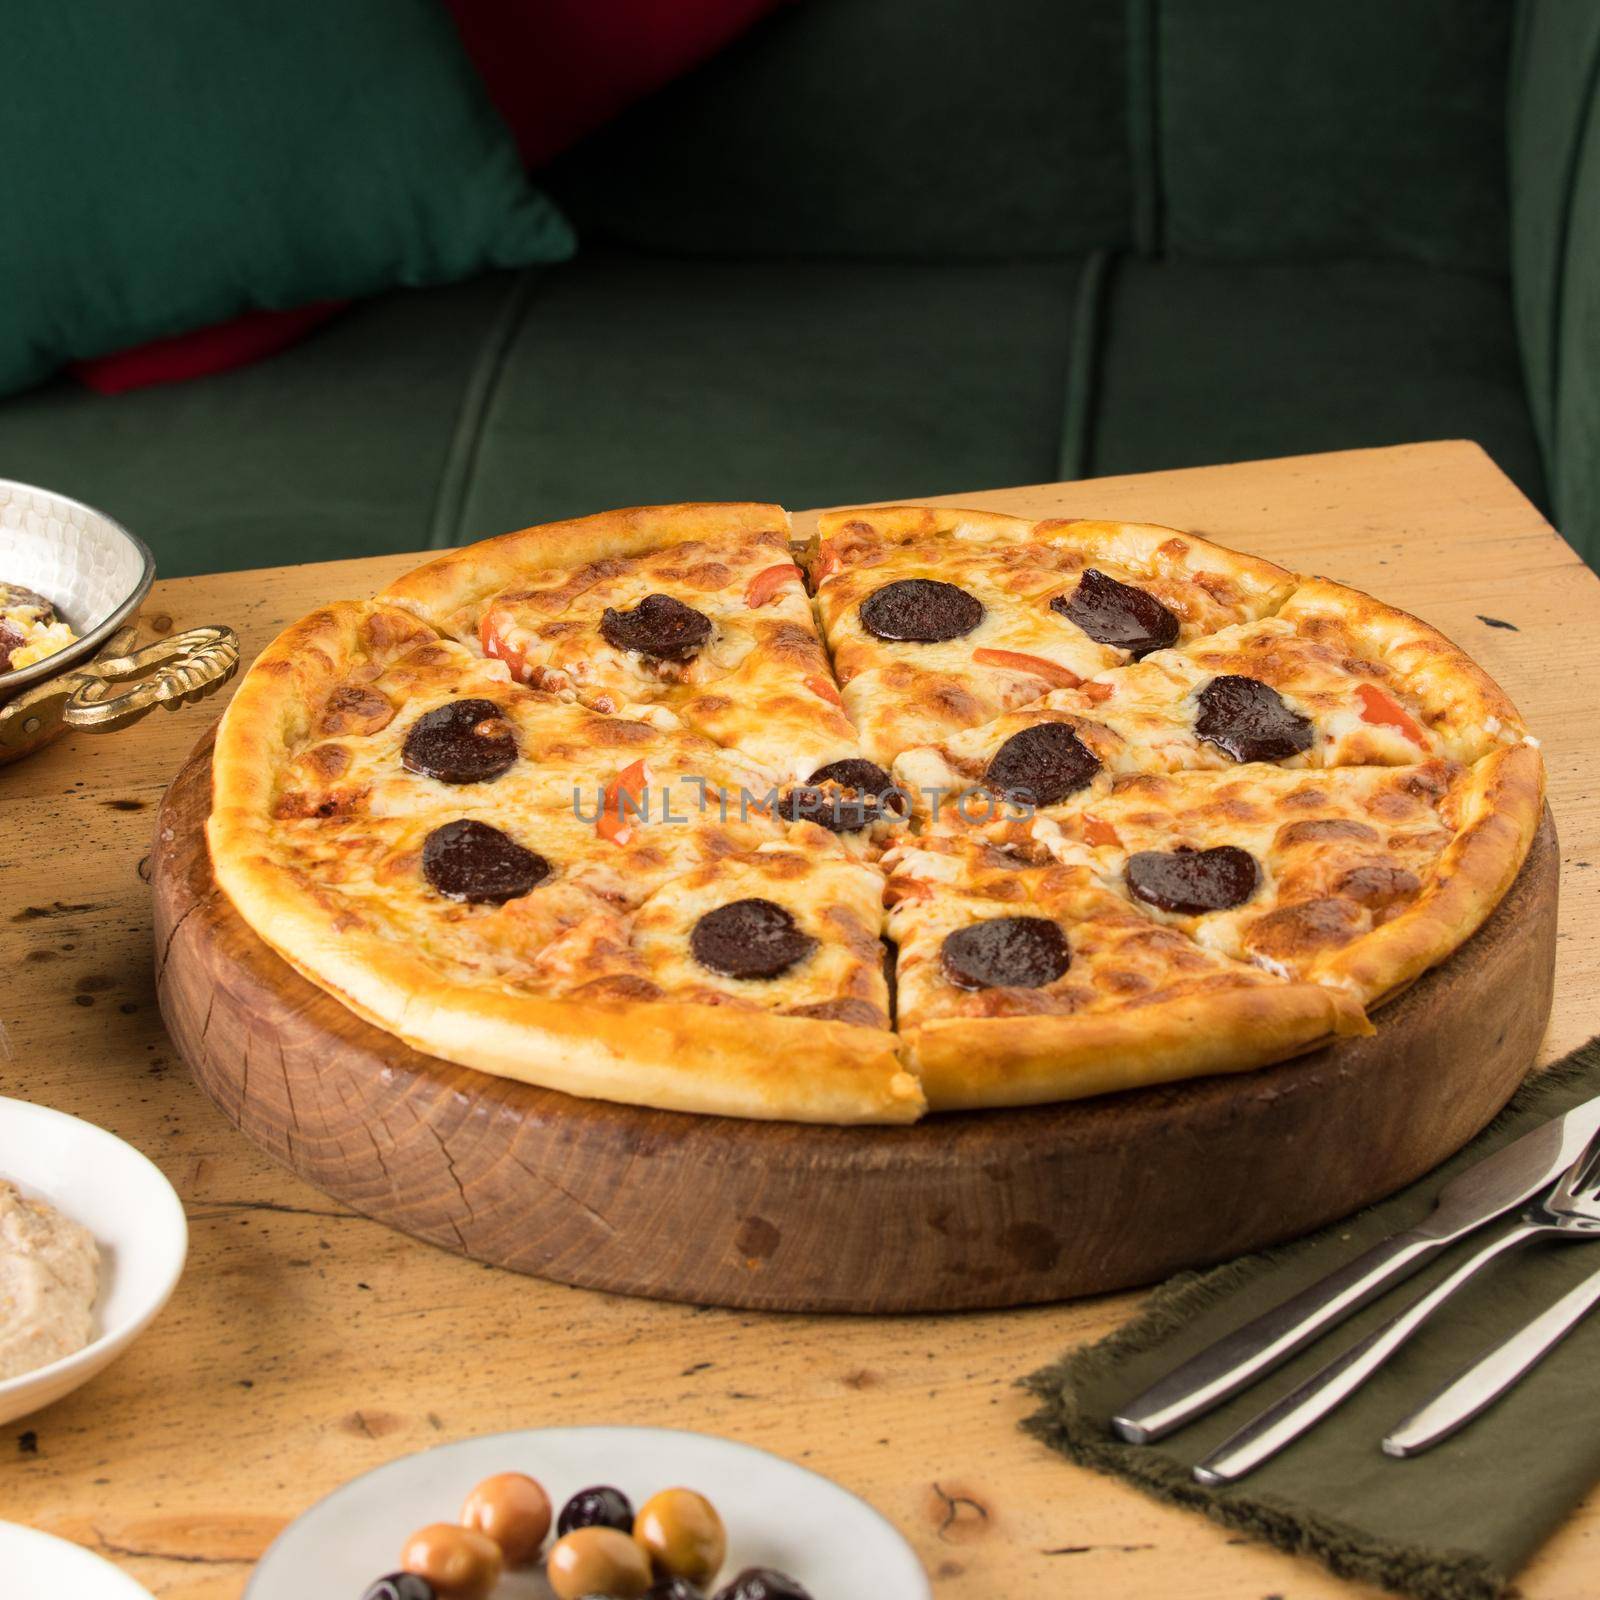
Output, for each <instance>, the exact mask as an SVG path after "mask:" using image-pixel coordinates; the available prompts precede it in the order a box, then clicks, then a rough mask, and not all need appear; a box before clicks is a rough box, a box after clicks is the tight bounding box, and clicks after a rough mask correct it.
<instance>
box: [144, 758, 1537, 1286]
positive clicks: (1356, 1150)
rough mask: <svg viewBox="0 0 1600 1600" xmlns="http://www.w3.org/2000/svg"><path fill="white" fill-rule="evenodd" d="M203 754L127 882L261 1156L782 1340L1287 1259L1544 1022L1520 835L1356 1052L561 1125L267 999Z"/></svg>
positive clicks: (459, 1242)
mask: <svg viewBox="0 0 1600 1600" xmlns="http://www.w3.org/2000/svg"><path fill="white" fill-rule="evenodd" d="M210 805H211V743H210V740H209V739H207V740H206V741H204V742H203V743H202V744H201V745H200V747H199V748H198V749H197V750H196V751H195V753H194V754H193V755H192V756H191V757H190V759H189V761H188V763H187V764H186V765H185V766H184V768H183V770H182V771H181V772H180V773H179V774H178V776H177V778H176V779H175V780H174V781H173V783H172V785H171V787H170V788H169V789H168V791H167V795H166V798H165V800H164V801H163V803H162V807H161V812H160V817H159V822H158V826H157V843H156V852H155V859H154V862H153V869H152V882H153V886H154V890H155V918H156V940H157V944H156V948H157V952H158V955H157V982H158V986H159V991H160V997H161V1010H162V1014H163V1016H164V1017H165V1019H166V1023H167V1027H168V1028H169V1029H170V1030H171V1033H172V1036H173V1038H174V1039H175V1040H176V1041H177V1044H178V1047H179V1049H180V1050H181V1051H182V1052H183V1054H184V1056H185V1058H186V1059H187V1060H188V1062H189V1065H190V1067H191V1069H192V1070H193V1072H194V1074H195V1077H196V1078H197V1079H198V1080H199V1082H200V1084H201V1087H202V1088H203V1089H204V1090H205V1091H206V1093H207V1094H208V1095H209V1096H210V1097H211V1099H212V1100H213V1101H215V1103H216V1104H217V1105H218V1106H219V1107H220V1108H221V1110H222V1112H223V1114H224V1115H225V1116H227V1117H228V1118H229V1120H230V1121H232V1122H233V1123H235V1124H236V1125H237V1126H238V1127H239V1128H241V1129H242V1130H243V1131H244V1132H245V1133H246V1134H248V1135H249V1136H250V1138H252V1139H253V1140H255V1142H256V1143H257V1144H259V1145H260V1146H262V1148H263V1149H265V1150H266V1151H268V1152H269V1153H270V1154H271V1155H273V1156H275V1157H276V1158H277V1159H278V1160H279V1161H282V1162H283V1163H285V1165H287V1166H289V1167H291V1168H293V1169H294V1171H296V1172H297V1173H299V1174H300V1175H301V1176H302V1177H303V1178H305V1179H307V1180H308V1181H309V1182H311V1183H313V1184H315V1185H316V1186H317V1187H318V1188H319V1189H322V1190H324V1191H325V1192H327V1193H328V1194H331V1195H333V1196H335V1197H336V1198H337V1199H339V1200H342V1201H344V1202H345V1203H346V1204H348V1205H350V1206H353V1207H354V1208H355V1209H356V1210H357V1211H360V1212H364V1213H365V1214H366V1215H368V1216H371V1217H375V1218H377V1219H378V1220H380V1221H382V1222H386V1223H389V1224H390V1225H391V1226H393V1227H396V1228H400V1229H403V1230H404V1231H405V1232H407V1233H411V1234H415V1235H416V1236H417V1237H418V1238H421V1239H426V1240H429V1241H430V1242H432V1243H434V1244H439V1245H444V1246H445V1247H446V1248H448V1249H452V1250H458V1251H461V1252H463V1253H465V1254H467V1255H470V1256H474V1257H477V1258H479V1259H480V1260H484V1261H490V1262H494V1263H496V1264H498V1265H500V1266H504V1267H511V1268H514V1269H515V1270H517V1271H519V1272H531V1273H537V1274H539V1275H540V1276H541V1277H547V1278H555V1279H558V1280H559V1281H561V1282H564V1283H571V1284H577V1285H580V1286H582V1287H584V1288H593V1289H609V1290H615V1291H620V1292H622V1293H627V1294H640V1295H653V1296H658V1297H662V1298H666V1299H673V1300H690V1301H697V1302H700V1303H704V1304H715V1305H728V1306H748V1307H757V1308H762V1309H769V1310H805V1311H877V1312H884V1311H928V1310H957V1309H964V1308H973V1307H980V1306H1005V1305H1020V1304H1024V1303H1027V1302H1031V1301H1042V1300H1058V1299H1065V1298H1068V1297H1070V1296H1073V1295H1084V1294H1092V1293H1097V1292H1100V1291H1103V1290H1109V1289H1118V1288H1125V1287H1128V1286H1129V1285H1133V1284H1139V1283H1148V1282H1150V1281H1152V1280H1153V1279H1156V1278H1160V1277H1162V1276H1164V1275H1165V1274H1167V1273H1169V1272H1173V1271H1175V1270H1177V1269H1179V1268H1182V1267H1194V1266H1200V1265H1204V1264H1207V1263H1210V1262H1214V1261H1219V1260H1223V1259H1225V1258H1227V1257H1229V1256H1234V1255H1238V1254H1239V1253H1241V1252H1242V1251H1245V1250H1252V1249H1255V1248H1258V1247H1260V1246H1263V1245H1269V1244H1273V1243H1276V1242H1277V1241H1279V1240H1283V1239H1288V1238H1292V1237H1294V1236H1295V1235H1297V1234H1301V1233H1305V1232H1306V1231H1308V1230H1309V1229H1311V1228H1314V1227H1317V1226H1319V1225H1320V1224H1322V1223H1324V1222H1328V1221H1331V1220H1333V1219H1334V1218H1336V1217H1340V1216H1344V1215H1347V1214H1348V1213H1350V1212H1352V1211H1355V1210H1357V1209H1358V1208H1359V1207H1361V1206H1364V1205H1367V1204H1369V1203H1370V1202H1372V1201H1374V1200H1377V1199H1380V1198H1381V1197H1382V1196H1384V1195H1386V1194H1389V1193H1391V1192H1392V1191H1394V1190H1395V1189H1398V1188H1400V1187H1402V1186H1403V1185H1404V1184H1406V1183H1409V1182H1410V1181H1411V1180H1412V1179H1414V1178H1417V1177H1419V1176H1420V1175H1421V1174H1422V1173H1424V1172H1426V1171H1428V1170H1429V1168H1431V1167H1433V1166H1435V1165H1436V1164H1437V1163H1439V1162H1440V1161H1442V1160H1444V1159H1445V1158H1446V1157H1447V1156H1449V1155H1451V1154H1453V1153H1454V1152H1455V1151H1456V1150H1458V1149H1459V1148H1460V1147H1461V1146H1462V1145H1463V1144H1465V1143H1466V1141H1467V1140H1468V1139H1470V1138H1471V1137H1472V1135H1473V1134H1475V1133H1476V1132H1477V1131H1478V1130H1479V1129H1480V1128H1481V1127H1483V1125H1484V1124H1485V1123H1486V1122H1488V1120H1489V1119H1490V1118H1491V1117H1492V1116H1493V1115H1494V1114H1495V1112H1497V1111H1498V1110H1499V1109H1500V1107H1501V1106H1502V1105H1503V1104H1504V1103H1505V1101H1506V1100H1507V1099H1508V1098H1509V1097H1510V1095H1511V1093H1512V1091H1513V1090H1514V1089H1515V1088H1516V1087H1517V1085H1518V1083H1520V1082H1521V1080H1522V1078H1523V1076H1524V1074H1525V1073H1526V1072H1527V1071H1528V1069H1529V1067H1530V1066H1531V1065H1532V1063H1533V1061H1534V1057H1535V1054H1536V1052H1537V1049H1538V1046H1539V1041H1540V1038H1541V1037H1542V1036H1543V1033H1544V1029H1545V1023H1546V1021H1547V1019H1548V1017H1549V1014H1550V1002H1551V984H1552V970H1553V961H1554V954H1555V933H1556V888H1557V877H1558V866H1559V862H1558V851H1557V846H1556V837H1555V828H1554V825H1553V824H1552V822H1551V820H1550V817H1549V814H1548V812H1547V813H1546V815H1545V818H1544V821H1543V823H1542V825H1541V827H1540V830H1539V833H1538V836H1537V837H1536V839H1535V840H1534V845H1533V850H1532V853H1531V854H1530V855H1529V857H1528V861H1527V864H1526V866H1525V867H1524V868H1523V871H1522V874H1521V876H1520V877H1519V878H1518V880H1517V882H1516V884H1515V885H1514V886H1513V887H1512V889H1511V892H1510V893H1509V894H1508V895H1507V896H1506V898H1505V900H1504V901H1503V902H1502V903H1501V905H1500V907H1499V909H1498V910H1497V911H1496V912H1495V914H1494V916H1493V917H1492V918H1491V919H1490V920H1489V922H1488V923H1487V924H1486V925H1485V926H1484V927H1483V929H1481V930H1480V932H1479V933H1478V934H1477V936H1476V937H1475V938H1473V939H1472V940H1470V941H1469V942H1468V943H1467V944H1466V945H1465V946H1464V947H1463V948H1462V949H1461V950H1460V951H1459V952H1457V954H1456V955H1455V956H1454V957H1453V958H1452V959H1451V960H1449V961H1448V962H1446V963H1445V964H1444V965H1443V966H1441V967H1439V968H1437V969H1436V970H1435V971H1433V972H1431V973H1428V974H1427V975H1426V976H1425V977H1423V978H1422V979H1421V980H1420V981H1419V982H1417V983H1416V984H1415V985H1414V986H1413V987H1412V988H1411V989H1410V990H1408V991H1407V992H1406V993H1405V994H1403V995H1401V996H1400V997H1399V998H1398V999H1396V1000H1394V1001H1393V1002H1392V1003H1391V1004H1390V1005H1388V1006H1387V1007H1385V1008H1384V1010H1383V1011H1382V1013H1381V1014H1380V1017H1379V1024H1378V1032H1377V1034H1376V1036H1374V1037H1372V1038H1364V1039H1348V1040H1342V1041H1340V1042H1338V1043H1336V1044H1333V1045H1330V1046H1328V1047H1327V1048H1326V1049H1322V1050H1318V1051H1316V1052H1314V1053H1313V1054H1311V1055H1306V1056H1302V1057H1300V1058H1299V1059H1298V1060H1295V1061H1291V1062H1286V1063H1285V1064H1283V1065H1282V1066H1277V1067H1269V1068H1267V1069H1265V1070H1263V1071H1259V1072H1247V1073H1241V1074H1239V1075H1237V1076H1229V1077H1215V1078H1203V1079H1196V1080H1193V1081H1190V1082H1187V1083H1179V1084H1174V1085H1172V1086H1170V1087H1166V1088H1158V1089H1146V1090H1141V1091H1138V1092H1134V1093H1129V1094H1120V1095H1110V1096H1106V1097H1104V1098H1101V1099H1098V1100H1085V1101H1076V1102H1071V1103H1068V1104H1064V1105H1056V1106H1041V1107H1037V1108H1034V1109H1031V1110H1018V1111H991V1112H984V1113H979V1114H963V1115H959V1116H954V1115H947V1116H937V1117H932V1118H929V1119H927V1120H925V1121H923V1122H921V1123H918V1124H916V1125H915V1126H913V1127H909V1128H836V1127H812V1126H808V1125H805V1124H798V1123H764V1122H747V1121H742V1120H737V1119H733V1118H723V1117H696V1116H688V1115H684V1114H682V1113H678V1112H669V1111H650V1110H645V1109H642V1108H640V1107H636V1106H621V1105H611V1104H608V1103H607V1102H605V1101H600V1100H579V1099H574V1098H572V1097H570V1096H567V1095H562V1094H556V1093H554V1092H552V1091H550V1090H545V1089H535V1088H530V1087H528V1086H527V1085H525V1084H520V1083H511V1082H507V1081H505V1080H503V1079H499V1078H492V1077H487V1076H485V1075H483V1074H481V1073H477V1072H473V1071H470V1070H469V1069H467V1068H465V1067H457V1066H452V1065H450V1064H449V1063H447V1062H444V1061H440V1060H438V1059H436V1058H435V1057H433V1056H426V1055H422V1054H419V1053H418V1052H417V1051H415V1050H412V1049H410V1048H408V1047H407V1046H406V1045H404V1044H402V1043H401V1042H400V1040H398V1039H396V1038H393V1037H392V1036H391V1035H389V1034H387V1033H384V1032H383V1031H382V1030H381V1029H378V1028H375V1027H373V1026H371V1025H370V1024H368V1023H366V1022H363V1021H361V1020H360V1019H359V1018H357V1017H356V1016H354V1015H353V1014H352V1013H351V1012H349V1011H347V1010H346V1009H345V1007H344V1006H343V1005H341V1004H340V1003H339V1002H338V1001H337V1000H335V999H334V998H333V997H332V996H331V995H328V994H325V993H324V992H323V991H322V990H320V989H318V988H317V987H316V986H315V985H314V984H311V983H308V982H307V981H306V980H305V979H303V978H302V977H300V976H299V974H298V973H296V972H294V971H293V970H292V969H291V968H290V967H289V966H288V965H287V964H286V963H285V962H283V961H282V960H281V959H280V958H279V957H278V956H276V955H275V954H274V953H273V952H272V951H271V950H270V949H268V948H267V946H266V945H265V944H263V943H262V942H261V940H260V939H258V938H257V937H256V936H255V934H254V933H252V932H251V931H250V929H249V928H248V927H246V926H245V924H244V922H243V921H242V920H241V919H240V917H239V916H238V915H237V913H236V912H235V911H234V910H233V907H232V905H231V904H230V903H229V901H228V900H227V898H226V897H225V896H224V895H223V894H222V893H221V892H220V891H219V890H218V889H217V887H216V885H215V883H214V882H213V880H212V876H211V863H210V859H209V857H208V855H207V851H206V844H205V833H204V822H205V818H206V815H207V813H208V811H209V810H210Z"/></svg>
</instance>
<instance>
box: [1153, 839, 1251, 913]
mask: <svg viewBox="0 0 1600 1600" xmlns="http://www.w3.org/2000/svg"><path fill="white" fill-rule="evenodd" d="M1127 875H1128V889H1129V891H1130V893H1132V895H1133V896H1134V898H1135V899H1137V900H1143V901H1144V902H1145V904H1146V905H1151V906H1159V907H1160V908H1161V909H1162V910H1163V911H1177V912H1180V913H1181V914H1182V915H1184V916H1186V917H1197V916H1200V915H1201V914H1202V913H1203V912H1206V911H1229V910H1231V909H1232V908H1233V907H1234V906H1242V905H1243V904H1244V903H1245V901H1246V900H1248V899H1249V898H1250V896H1251V895H1253V894H1254V893H1255V892H1256V885H1257V884H1258V883H1260V881H1261V870H1260V868H1259V867H1257V866H1256V858H1255V857H1254V856H1253V855H1251V854H1250V852H1249V851H1248V850H1241V849H1240V848H1239V847H1238V845H1235V844H1219V845H1217V846H1215V847H1214V848H1213V849H1210V850H1191V849H1189V848H1187V847H1186V846H1183V845H1179V846H1178V848H1177V849H1176V850H1140V851H1139V852H1137V853H1136V854H1135V855H1131V856H1129V857H1128V866H1127Z"/></svg>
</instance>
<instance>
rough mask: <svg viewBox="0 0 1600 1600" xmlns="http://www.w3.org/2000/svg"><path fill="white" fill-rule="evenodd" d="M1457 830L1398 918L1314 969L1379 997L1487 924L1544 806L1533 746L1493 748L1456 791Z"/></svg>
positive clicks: (1376, 1000) (1365, 999) (1318, 975)
mask: <svg viewBox="0 0 1600 1600" xmlns="http://www.w3.org/2000/svg"><path fill="white" fill-rule="evenodd" d="M1452 800H1453V803H1454V805H1455V807H1456V810H1457V815H1456V817H1455V824H1456V828H1457V832H1456V836H1455V838H1454V839H1452V840H1451V842H1450V843H1449V845H1447V846H1446V848H1445V851H1444V854H1443V856H1442V857H1441V859H1440V861H1439V865H1438V867H1437V869H1436V870H1435V872H1434V876H1433V878H1432V880H1431V882H1430V883H1429V885H1428V887H1427V889H1426V891H1425V892H1424V893H1423V894H1422V895H1421V896H1420V897H1419V898H1418V899H1417V900H1416V901H1415V902H1414V903H1413V904H1411V905H1410V906H1408V907H1407V908H1406V909H1405V910H1404V911H1403V912H1401V914H1400V915H1399V916H1397V917H1395V918H1394V919H1393V920H1392V921H1390V922H1386V923H1384V924H1383V925H1382V926H1380V927H1377V928H1374V929H1373V930H1372V931H1371V932H1370V933H1367V934H1365V935H1363V936H1362V937H1361V938H1360V939H1357V940H1355V941H1354V942H1353V943H1351V944H1348V945H1346V946H1345V947H1344V948H1343V949H1342V950H1338V951H1335V952H1332V953H1331V954H1330V955H1329V956H1328V957H1327V958H1326V959H1325V960H1323V961H1319V962H1318V963H1316V964H1315V965H1314V966H1313V967H1312V969H1311V971H1310V974H1309V975H1310V976H1311V977H1313V978H1314V979H1315V980H1316V981H1317V982H1319V983H1325V984H1329V985H1333V986H1337V987H1341V988H1344V989H1346V990H1348V991H1349V992H1350V993H1351V994H1352V995H1354V996H1355V997H1356V998H1357V999H1359V1000H1360V1001H1361V1002H1362V1003H1363V1004H1365V1005H1368V1006H1373V1005H1378V1004H1381V1003H1382V1002H1383V1001H1384V1000H1385V999H1387V998H1388V997H1389V996H1390V995H1391V994H1394V993H1396V992H1398V991H1399V990H1400V989H1403V988H1404V987H1405V986H1406V984H1408V983H1410V982H1411V981H1412V980H1413V979H1414V978H1416V977H1417V976H1419V975H1420V974H1421V973H1423V972H1425V971H1427V969H1428V968H1429V967H1432V966H1436V965H1437V964H1438V963H1439V962H1441V961H1443V960H1444V958H1445V957H1446V956H1448V955H1449V954H1450V953H1451V952H1452V951H1453V950H1456V949H1457V948H1459V947H1460V946H1461V945H1462V944H1464V943H1465V942H1466V941H1467V940H1468V939H1470V938H1471V937H1472V935H1473V934H1475V933H1476V932H1477V931H1478V929H1479V928H1480V927H1482V926H1483V923H1484V921H1485V919H1486V918H1487V917H1488V915H1489V913H1490V912H1491V911H1493V910H1494V908H1495V907H1496V906H1497V905H1499V903H1500V901H1501V899H1502V898H1503V896H1504V895H1505V892H1506V890H1508V889H1509V888H1510V887H1511V885H1512V883H1513V882H1514V881H1515V879H1516V876H1517V874H1518V873H1519V872H1520V871H1521V870H1522V863H1523V862H1524V861H1525V860H1526V859H1527V855H1528V851H1529V849H1530V847H1531V846H1532V844H1533V835H1534V832H1535V831H1536V830H1537V828H1538V826H1539V817H1540V814H1541V813H1542V811H1543V809H1544V762H1543V760H1542V759H1541V758H1540V755H1539V752H1538V751H1537V750H1535V749H1534V748H1533V747H1532V746H1531V745H1526V744H1521V745H1513V746H1511V747H1509V748H1507V749H1502V750H1496V751H1492V752H1491V753H1490V754H1489V755H1486V756H1484V757H1483V758H1482V759H1481V760H1479V761H1478V762H1477V763H1476V765H1475V766H1474V767H1473V769H1472V771H1471V774H1470V775H1469V777H1468V779H1467V781H1466V783H1465V784H1464V785H1463V786H1462V787H1461V789H1460V790H1459V791H1458V792H1457V793H1456V794H1455V795H1453V796H1452Z"/></svg>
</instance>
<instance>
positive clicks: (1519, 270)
mask: <svg viewBox="0 0 1600 1600" xmlns="http://www.w3.org/2000/svg"><path fill="white" fill-rule="evenodd" d="M1510 115H1511V174H1512V186H1511V222H1512V235H1511V253H1512V263H1513V280H1514V283H1515V288H1516V310H1517V326H1518V331H1519V333H1520V335H1521V339H1522V354H1523V361H1524V365H1525V368H1526V372H1527V382H1528V401H1529V404H1530V405H1531V406H1532V408H1533V414H1534V418H1535V420H1536V422H1537V423H1538V426H1539V432H1540V437H1541V439H1542V440H1543V442H1544V445H1545V454H1546V461H1547V463H1548V468H1549V475H1550V486H1551V498H1552V500H1553V501H1554V504H1555V513H1556V520H1557V523H1558V524H1559V526H1560V527H1561V530H1562V532H1564V533H1565V534H1566V535H1567V537H1568V538H1569V539H1570V540H1571V541H1572V542H1573V544H1574V545H1576V546H1577V547H1578V549H1579V550H1581V551H1582V552H1583V554H1584V555H1585V556H1586V557H1587V558H1588V560H1590V561H1591V562H1595V561H1600V449H1597V447H1596V440H1597V439H1600V5H1595V4H1594V3H1593V0H1522V3H1521V5H1520V6H1519V7H1518V12H1517V30H1516V48H1515V50H1514V53H1513V74H1512V87H1511V113H1510Z"/></svg>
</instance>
